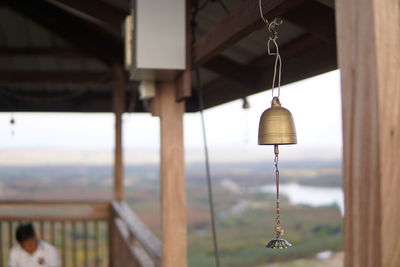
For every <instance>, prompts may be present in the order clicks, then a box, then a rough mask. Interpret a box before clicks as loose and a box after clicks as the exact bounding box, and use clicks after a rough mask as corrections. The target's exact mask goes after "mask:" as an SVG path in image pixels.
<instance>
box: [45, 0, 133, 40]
mask: <svg viewBox="0 0 400 267" xmlns="http://www.w3.org/2000/svg"><path fill="white" fill-rule="evenodd" d="M52 1H53V2H59V3H61V4H63V5H65V6H68V7H70V8H72V9H74V10H77V11H79V12H82V13H83V14H85V15H87V16H90V17H92V18H95V19H97V20H99V21H101V22H103V23H104V24H105V25H107V26H108V27H109V28H111V29H112V30H113V31H114V32H116V33H120V32H121V25H122V22H123V20H124V18H125V16H126V15H127V14H128V12H125V11H123V10H121V9H119V8H117V7H115V6H113V5H111V4H109V3H107V2H104V1H99V0H84V1H82V0H52Z"/></svg>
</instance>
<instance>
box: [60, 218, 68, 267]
mask: <svg viewBox="0 0 400 267" xmlns="http://www.w3.org/2000/svg"><path fill="white" fill-rule="evenodd" d="M61 243H62V262H63V264H62V265H63V266H67V252H66V251H67V231H66V225H65V222H61Z"/></svg>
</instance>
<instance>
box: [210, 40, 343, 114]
mask: <svg viewBox="0 0 400 267" xmlns="http://www.w3.org/2000/svg"><path fill="white" fill-rule="evenodd" d="M304 42H306V41H305V40H304ZM287 49H288V50H289V52H290V53H293V54H294V55H292V56H290V57H288V58H286V56H285V55H286V53H285V51H284V49H282V51H281V54H282V56H283V61H284V64H283V69H282V73H283V75H282V85H285V84H288V83H291V82H295V81H299V80H302V79H306V78H309V77H312V76H315V75H318V74H322V73H325V72H328V71H331V70H335V69H336V68H337V60H336V48H335V47H333V46H331V45H329V44H326V43H324V42H314V43H312V42H311V41H310V43H309V45H308V46H304V47H302V48H301V46H298V47H297V48H290V47H288V48H287ZM298 49H305V51H303V52H302V53H295V50H298ZM290 53H289V54H290ZM260 63H262V65H263V66H264V69H262V70H261V71H260V72H259V73H258V77H260V78H259V79H258V80H257V79H255V80H254V81H253V83H248V84H247V85H243V84H241V83H237V82H234V81H232V80H231V79H227V78H225V77H223V78H218V79H216V80H215V81H212V82H210V83H208V84H207V85H205V87H204V103H205V108H211V107H214V106H217V105H220V104H223V103H226V102H229V101H233V100H236V99H240V98H243V97H246V96H248V95H251V94H255V93H258V92H261V91H264V90H267V89H268V88H270V86H271V84H270V82H271V81H272V75H273V71H272V68H273V59H268V60H266V59H265V57H262V58H260V59H258V60H255V61H254V62H253V63H252V65H253V66H254V65H260Z"/></svg>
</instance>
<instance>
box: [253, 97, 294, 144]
mask: <svg viewBox="0 0 400 267" xmlns="http://www.w3.org/2000/svg"><path fill="white" fill-rule="evenodd" d="M258 144H259V145H290V144H297V136H296V128H295V125H294V120H293V116H292V113H290V111H289V110H287V109H286V108H283V107H282V106H281V103H280V101H279V98H278V97H274V98H273V99H272V103H271V107H270V108H269V109H267V110H265V111H264V112H263V114H262V115H261V118H260V124H259V128H258Z"/></svg>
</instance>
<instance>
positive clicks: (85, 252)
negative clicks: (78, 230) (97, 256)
mask: <svg viewBox="0 0 400 267" xmlns="http://www.w3.org/2000/svg"><path fill="white" fill-rule="evenodd" d="M82 224H83V263H84V266H88V252H89V251H88V250H89V246H88V239H89V236H88V222H82Z"/></svg>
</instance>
